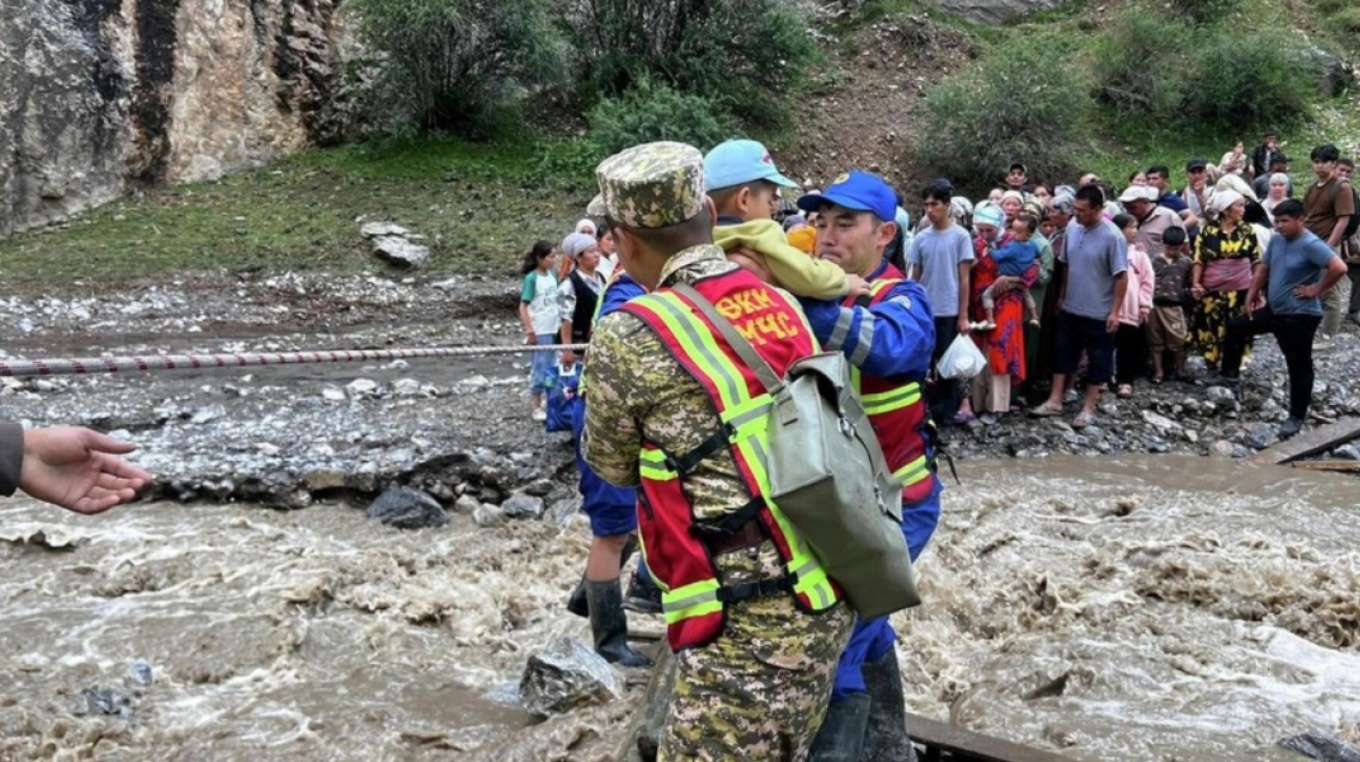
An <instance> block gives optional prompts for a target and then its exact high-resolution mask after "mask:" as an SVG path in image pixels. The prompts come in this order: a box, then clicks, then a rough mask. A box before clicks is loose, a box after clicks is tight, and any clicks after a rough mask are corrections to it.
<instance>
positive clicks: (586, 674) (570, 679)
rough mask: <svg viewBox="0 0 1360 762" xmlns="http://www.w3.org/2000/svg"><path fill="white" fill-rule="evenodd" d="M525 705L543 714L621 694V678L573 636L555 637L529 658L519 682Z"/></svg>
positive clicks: (565, 709)
mask: <svg viewBox="0 0 1360 762" xmlns="http://www.w3.org/2000/svg"><path fill="white" fill-rule="evenodd" d="M519 692H520V696H521V697H522V698H523V700H524V708H525V709H526V710H528V711H529V712H530V713H532V714H535V715H538V716H541V717H546V716H548V715H553V714H560V713H562V712H568V711H571V710H572V709H576V708H578V707H582V706H588V705H590V704H604V703H608V702H610V701H614V700H616V699H618V698H619V697H620V696H622V695H623V680H622V679H621V678H620V676H619V673H618V672H617V671H615V670H614V668H613V667H612V666H610V664H609V662H607V661H605V660H604V658H603V657H601V656H600V655H599V654H597V653H595V651H594V650H593V649H591V648H590V647H589V646H587V645H586V644H584V643H582V642H581V641H579V640H576V639H575V638H555V639H553V640H552V641H550V642H549V643H548V645H547V646H545V647H544V648H543V650H542V651H540V652H538V653H537V654H534V655H533V656H530V657H529V662H528V664H527V665H525V667H524V676H523V677H522V678H521V679H520V682H519Z"/></svg>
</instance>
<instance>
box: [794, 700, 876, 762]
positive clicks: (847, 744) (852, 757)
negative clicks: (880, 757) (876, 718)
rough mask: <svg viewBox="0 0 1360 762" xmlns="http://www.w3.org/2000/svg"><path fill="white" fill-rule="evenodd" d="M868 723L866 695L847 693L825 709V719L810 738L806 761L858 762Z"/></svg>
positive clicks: (862, 757) (860, 757)
mask: <svg viewBox="0 0 1360 762" xmlns="http://www.w3.org/2000/svg"><path fill="white" fill-rule="evenodd" d="M868 724H869V694H867V693H851V694H850V695H849V696H846V697H845V698H843V699H841V700H840V701H832V702H831V705H830V706H828V707H827V708H826V719H825V720H823V721H822V727H821V729H819V730H818V731H817V737H816V738H814V739H812V750H811V751H810V752H808V762H859V760H860V759H872V757H865V756H864V755H863V753H862V750H863V747H864V730H865V727H866V726H867V725H868Z"/></svg>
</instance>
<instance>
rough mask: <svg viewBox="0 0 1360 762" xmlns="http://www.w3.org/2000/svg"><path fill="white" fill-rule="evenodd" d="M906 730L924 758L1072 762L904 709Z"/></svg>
mask: <svg viewBox="0 0 1360 762" xmlns="http://www.w3.org/2000/svg"><path fill="white" fill-rule="evenodd" d="M907 732H908V733H910V734H911V738H912V740H913V741H915V742H916V743H917V745H920V746H924V747H925V748H926V753H925V755H924V756H925V758H926V759H947V760H954V761H956V762H1074V761H1073V759H1072V757H1066V756H1063V755H1062V754H1058V753H1056V752H1051V751H1045V750H1043V749H1036V748H1033V747H1031V746H1022V745H1020V744H1018V743H1012V742H1010V741H1006V740H1003V739H1000V738H995V737H993V736H986V735H983V734H981V733H974V732H973V731H971V730H965V729H964V728H960V727H958V726H956V725H950V724H949V723H947V722H940V721H939V720H932V719H930V718H929V717H922V716H920V715H917V714H911V713H910V712H908V713H907Z"/></svg>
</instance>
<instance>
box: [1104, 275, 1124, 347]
mask: <svg viewBox="0 0 1360 762" xmlns="http://www.w3.org/2000/svg"><path fill="white" fill-rule="evenodd" d="M1128 291H1129V271H1128V270H1125V271H1124V272H1122V273H1119V274H1118V275H1116V276H1114V304H1113V306H1111V307H1110V316H1109V317H1107V318H1105V330H1106V331H1108V332H1109V333H1114V332H1115V331H1117V330H1119V307H1120V305H1122V304H1123V303H1124V296H1125V295H1126V294H1127V293H1128Z"/></svg>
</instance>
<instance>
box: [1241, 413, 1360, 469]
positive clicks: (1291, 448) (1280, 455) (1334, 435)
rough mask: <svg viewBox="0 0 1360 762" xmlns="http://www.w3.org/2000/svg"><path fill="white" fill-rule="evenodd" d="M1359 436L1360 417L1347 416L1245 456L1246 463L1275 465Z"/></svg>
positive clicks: (1330, 447) (1306, 455)
mask: <svg viewBox="0 0 1360 762" xmlns="http://www.w3.org/2000/svg"><path fill="white" fill-rule="evenodd" d="M1356 437H1360V418H1347V419H1345V420H1342V421H1337V422H1336V423H1333V424H1331V425H1328V426H1322V427H1320V428H1316V429H1312V430H1309V431H1305V432H1303V433H1302V434H1299V435H1298V436H1296V437H1294V438H1293V439H1289V440H1286V441H1284V442H1280V443H1279V444H1277V445H1275V446H1273V447H1267V448H1266V449H1264V450H1262V451H1260V452H1258V453H1256V454H1255V455H1252V456H1251V457H1249V458H1247V462H1248V463H1254V464H1257V465H1265V466H1275V465H1280V464H1282V463H1288V462H1289V461H1291V460H1297V459H1298V458H1306V457H1308V456H1309V455H1316V454H1318V453H1320V452H1322V451H1323V450H1330V449H1332V448H1333V447H1336V446H1337V445H1340V444H1345V443H1346V442H1349V441H1351V440H1352V439H1355V438H1356Z"/></svg>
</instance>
